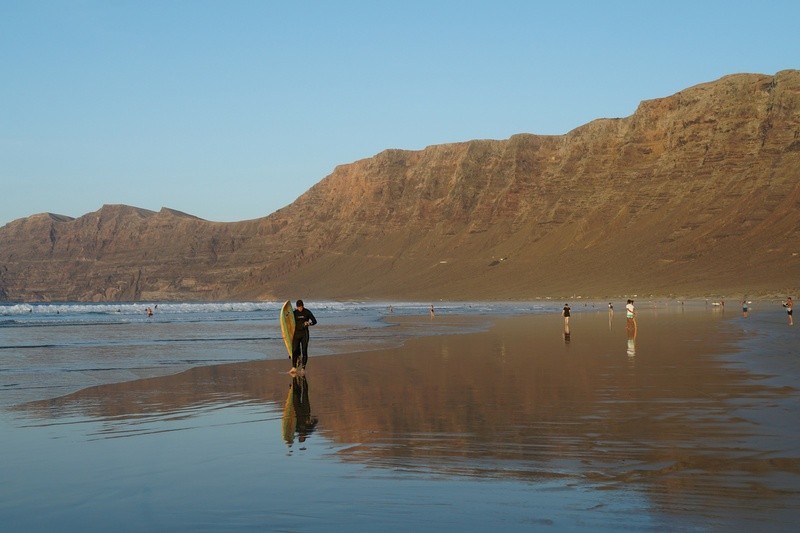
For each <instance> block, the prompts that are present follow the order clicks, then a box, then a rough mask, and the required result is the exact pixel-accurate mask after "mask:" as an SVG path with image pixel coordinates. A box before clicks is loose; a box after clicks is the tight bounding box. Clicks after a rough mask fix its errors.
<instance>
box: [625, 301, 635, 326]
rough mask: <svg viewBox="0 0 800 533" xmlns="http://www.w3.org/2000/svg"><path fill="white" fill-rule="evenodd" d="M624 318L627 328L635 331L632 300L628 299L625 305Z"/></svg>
mask: <svg viewBox="0 0 800 533" xmlns="http://www.w3.org/2000/svg"><path fill="white" fill-rule="evenodd" d="M625 318H627V320H628V330H629V331H630V330H631V329H632V330H633V331H636V308H635V307H634V306H633V300H630V299H629V300H628V303H627V304H626V305H625Z"/></svg>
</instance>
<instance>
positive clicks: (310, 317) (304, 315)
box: [290, 300, 317, 373]
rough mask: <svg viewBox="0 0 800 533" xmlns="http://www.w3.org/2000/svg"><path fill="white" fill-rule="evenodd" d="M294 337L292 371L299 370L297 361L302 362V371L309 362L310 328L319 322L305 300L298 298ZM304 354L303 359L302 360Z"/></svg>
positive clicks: (295, 311)
mask: <svg viewBox="0 0 800 533" xmlns="http://www.w3.org/2000/svg"><path fill="white" fill-rule="evenodd" d="M294 324H295V325H294V337H293V338H292V369H291V370H290V372H292V373H294V372H296V371H297V366H298V365H297V363H301V366H300V371H301V372H303V371H305V368H306V363H308V341H309V338H310V336H309V333H308V328H309V327H310V326H314V325H316V324H317V319H316V318H315V317H314V313H312V312H311V311H310V310H309V309H306V308H305V305H303V300H297V304H296V309H295V310H294ZM301 355H302V360H301Z"/></svg>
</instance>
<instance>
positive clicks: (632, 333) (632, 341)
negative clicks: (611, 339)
mask: <svg viewBox="0 0 800 533" xmlns="http://www.w3.org/2000/svg"><path fill="white" fill-rule="evenodd" d="M627 353H628V357H635V356H636V327H635V326H634V327H632V328H628V349H627Z"/></svg>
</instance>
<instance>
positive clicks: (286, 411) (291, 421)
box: [283, 376, 318, 446]
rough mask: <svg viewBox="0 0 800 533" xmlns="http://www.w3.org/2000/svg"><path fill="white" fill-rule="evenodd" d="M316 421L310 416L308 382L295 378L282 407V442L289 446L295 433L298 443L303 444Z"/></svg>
mask: <svg viewBox="0 0 800 533" xmlns="http://www.w3.org/2000/svg"><path fill="white" fill-rule="evenodd" d="M317 422H318V420H317V419H316V418H315V417H313V416H311V404H310V403H309V401H308V380H306V378H305V376H295V377H293V378H292V384H291V385H289V394H288V395H287V396H286V404H285V405H284V406H283V440H285V441H286V444H288V445H289V446H291V445H292V444H294V439H295V433H296V434H297V440H298V441H299V442H301V443H302V442H305V440H306V439H307V438H308V436H309V435H311V434H312V433H313V432H314V428H316V426H317Z"/></svg>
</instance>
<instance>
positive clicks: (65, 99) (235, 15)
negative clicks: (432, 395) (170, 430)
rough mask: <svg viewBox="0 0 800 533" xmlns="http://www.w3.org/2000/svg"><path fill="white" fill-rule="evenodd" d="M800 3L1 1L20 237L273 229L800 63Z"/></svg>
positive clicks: (0, 49) (0, 154) (4, 212)
mask: <svg viewBox="0 0 800 533" xmlns="http://www.w3.org/2000/svg"><path fill="white" fill-rule="evenodd" d="M798 20H800V2H796V1H791V2H790V1H786V2H759V3H755V2H746V1H728V2H722V1H719V2H718V1H701V0H693V1H681V0H677V1H672V2H649V1H644V0H642V1H599V0H598V1H558V2H556V1H550V2H537V1H534V0H530V1H502V0H491V1H470V0H463V1H438V2H437V1H434V0H429V1H416V0H404V1H402V2H389V1H386V2H382V1H375V0H364V1H347V0H337V1H333V0H332V1H329V2H321V1H319V2H318V1H284V2H277V1H244V0H230V1H222V0H219V1H203V0H161V1H146V0H139V1H121V0H103V1H88V0H84V1H81V0H72V1H46V0H22V1H17V0H0V76H1V77H0V191H2V194H0V225H3V224H6V223H7V222H9V221H11V220H14V219H17V218H21V217H25V216H29V215H32V214H35V213H42V212H52V213H58V214H63V215H69V216H73V217H77V216H80V215H83V214H85V213H88V212H91V211H95V210H97V209H99V208H100V207H101V206H102V205H103V204H117V203H122V204H128V205H133V206H136V207H143V208H146V209H152V210H159V209H160V208H161V207H170V208H173V209H178V210H180V211H185V212H188V213H191V214H193V215H196V216H199V217H201V218H205V219H208V220H215V221H235V220H246V219H251V218H258V217H262V216H266V215H268V214H270V213H272V212H274V211H275V210H277V209H279V208H281V207H284V206H286V205H288V204H290V203H291V202H292V201H294V200H295V199H296V198H297V197H298V196H299V195H301V194H302V193H303V192H305V191H306V190H307V189H308V188H309V187H311V186H312V185H314V184H315V183H317V182H318V181H320V180H321V179H322V178H324V177H325V176H326V175H328V174H330V173H331V172H332V171H333V169H334V168H335V167H336V165H339V164H343V163H349V162H352V161H355V160H358V159H362V158H366V157H371V156H373V155H375V154H376V153H378V152H380V151H382V150H384V149H387V148H401V149H411V150H417V149H421V148H424V147H425V146H428V145H432V144H442V143H449V142H460V141H467V140H471V139H487V138H489V139H505V138H508V137H509V136H511V135H513V134H515V133H537V134H563V133H566V132H568V131H569V130H571V129H573V128H575V127H577V126H580V125H581V124H584V123H586V122H589V121H591V120H594V119H596V118H602V117H624V116H628V115H630V114H631V113H633V112H634V110H635V109H636V106H637V105H638V103H639V102H640V101H641V100H644V99H650V98H659V97H663V96H668V95H670V94H673V93H675V92H677V91H679V90H681V89H684V88H686V87H690V86H692V85H696V84H698V83H703V82H706V81H711V80H714V79H717V78H719V77H721V76H724V75H727V74H733V73H738V72H759V73H765V74H774V73H775V72H777V71H779V70H784V69H790V68H799V67H800V65H799V63H800V31H798V29H797V28H798Z"/></svg>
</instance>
